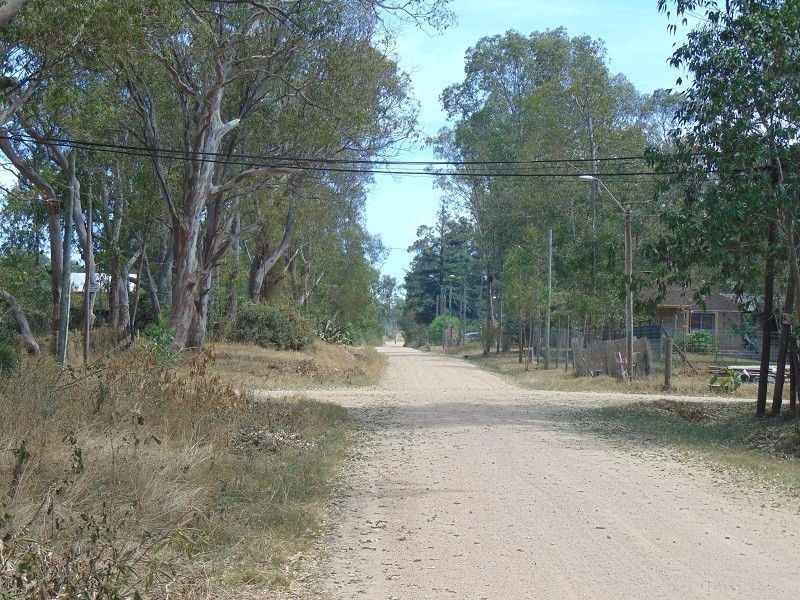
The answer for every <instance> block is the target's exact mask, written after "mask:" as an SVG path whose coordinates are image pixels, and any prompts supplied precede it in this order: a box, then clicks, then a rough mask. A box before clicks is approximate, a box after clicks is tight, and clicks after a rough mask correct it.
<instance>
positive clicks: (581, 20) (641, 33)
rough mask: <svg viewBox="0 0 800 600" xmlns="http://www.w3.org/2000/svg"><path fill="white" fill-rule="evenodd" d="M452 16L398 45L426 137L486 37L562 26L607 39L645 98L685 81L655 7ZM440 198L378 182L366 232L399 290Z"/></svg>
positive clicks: (423, 187) (535, 4) (407, 184)
mask: <svg viewBox="0 0 800 600" xmlns="http://www.w3.org/2000/svg"><path fill="white" fill-rule="evenodd" d="M450 8H451V10H452V11H453V12H454V13H455V14H456V16H457V19H458V21H457V23H456V24H454V25H453V26H451V27H450V28H449V29H447V30H446V31H445V32H444V33H441V34H437V35H433V36H432V35H430V34H428V33H425V32H423V31H420V30H417V29H414V28H410V27H409V28H406V29H405V30H404V31H403V32H402V35H401V36H400V37H399V39H398V41H397V59H398V61H399V63H400V66H401V68H402V69H403V70H405V71H406V72H408V73H410V74H411V80H412V85H413V87H414V94H415V96H416V99H417V101H418V102H419V104H420V117H419V119H420V126H421V128H422V132H423V135H424V136H430V135H433V134H435V133H436V132H437V131H438V130H439V129H440V128H441V127H443V126H444V125H446V124H447V123H446V120H445V116H444V114H443V113H442V112H441V110H440V104H439V94H440V93H441V92H442V90H443V89H444V88H445V87H447V86H448V85H450V84H452V83H457V82H460V81H463V78H464V54H465V52H466V50H467V49H468V48H469V47H471V46H473V45H474V44H475V43H476V42H477V41H478V40H479V39H480V38H482V37H484V36H490V35H495V34H503V33H505V32H507V31H509V30H511V29H514V30H516V31H518V32H520V33H522V34H529V33H531V32H533V31H544V30H547V29H555V28H556V27H561V26H563V27H565V28H566V29H567V33H568V34H569V35H570V36H578V35H584V34H585V35H589V36H591V37H592V38H594V39H601V40H603V42H604V43H605V46H606V49H607V51H608V65H609V68H610V70H611V72H612V73H623V74H624V75H626V76H627V77H628V79H629V80H630V81H631V82H632V83H633V84H634V86H636V88H637V89H638V90H639V91H640V92H647V93H649V92H652V91H653V90H655V89H658V88H674V86H675V80H676V78H677V77H678V76H679V75H680V73H679V72H678V71H676V70H674V69H672V68H671V67H670V66H669V64H668V62H667V61H668V59H669V57H670V55H671V54H672V51H673V44H674V43H675V42H676V38H675V37H674V36H672V35H671V34H669V33H668V31H667V25H668V24H669V21H668V20H667V17H666V16H665V15H663V14H660V13H658V11H657V9H656V0H493V1H491V2H490V1H486V0H454V1H453V2H451V4H450ZM680 33H681V30H680V29H679V35H680ZM398 159H400V160H432V159H433V154H432V153H431V152H430V150H429V149H424V148H420V149H416V150H412V151H409V152H407V153H404V154H403V155H401V156H399V157H398ZM439 198H440V195H439V192H438V191H437V190H435V189H434V188H433V182H432V180H431V179H430V178H428V177H424V176H402V177H393V176H389V175H376V182H375V185H374V186H373V187H372V189H371V190H370V192H369V197H368V200H367V228H368V229H369V231H370V232H371V233H373V234H378V235H380V236H381V238H382V239H383V242H384V245H385V246H386V247H388V248H389V249H390V250H389V254H388V257H387V260H386V263H385V264H384V265H383V266H382V268H381V271H382V273H384V274H386V275H391V276H392V277H395V278H396V279H397V280H398V283H402V282H403V277H404V274H405V271H406V270H407V269H408V267H409V262H410V259H411V255H410V254H409V253H408V252H407V251H406V249H407V248H408V246H410V245H411V244H412V243H413V242H414V240H415V239H416V230H417V228H418V227H419V226H420V225H426V224H433V222H434V216H435V213H436V208H437V206H438V203H439Z"/></svg>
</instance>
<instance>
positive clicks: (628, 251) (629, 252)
mask: <svg viewBox="0 0 800 600" xmlns="http://www.w3.org/2000/svg"><path fill="white" fill-rule="evenodd" d="M578 179H583V180H584V181H596V182H597V183H599V184H600V186H601V187H602V188H603V189H604V190H605V191H606V192H607V193H608V195H609V196H611V199H612V200H613V201H614V202H616V203H617V206H619V209H620V210H621V211H622V212H623V213H624V214H625V354H626V358H627V361H628V373H627V377H628V379H629V380H630V379H632V376H633V237H632V236H631V209H630V208H625V207H624V206H622V204H621V203H620V201H619V200H617V198H616V196H614V194H612V193H611V190H609V189H608V188H607V187H606V184H605V183H603V181H602V180H601V179H600V178H598V177H595V176H594V175H579V176H578Z"/></svg>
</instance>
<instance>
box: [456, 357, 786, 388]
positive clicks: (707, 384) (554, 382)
mask: <svg viewBox="0 0 800 600" xmlns="http://www.w3.org/2000/svg"><path fill="white" fill-rule="evenodd" d="M460 354H462V355H464V356H466V357H467V358H468V359H469V360H470V361H472V362H475V363H476V364H478V365H479V366H480V367H481V368H483V369H486V370H488V371H491V372H493V373H497V374H498V375H501V376H503V377H504V378H506V379H508V380H509V381H512V382H513V383H515V384H516V385H518V386H520V387H524V388H528V389H534V390H556V391H558V390H561V391H576V392H616V393H622V394H658V395H660V396H663V395H669V396H710V397H716V398H720V397H724V398H742V399H745V398H754V397H755V394H756V385H755V384H742V385H741V386H739V387H738V388H736V389H731V390H730V391H720V390H718V389H712V388H711V381H712V379H713V375H712V374H710V373H707V372H706V371H707V369H708V367H709V366H710V365H711V364H712V363H714V361H713V360H712V359H713V355H695V354H690V355H689V360H690V361H691V363H692V364H693V365H694V367H695V368H696V369H697V370H698V371H699V373H694V372H693V371H692V370H691V369H689V368H687V367H686V366H685V365H684V364H682V363H681V362H680V359H679V358H678V357H677V356H676V357H675V362H674V364H673V374H672V386H671V387H670V389H669V390H667V391H665V390H664V389H663V386H664V374H663V365H662V364H658V363H656V364H654V369H655V373H654V374H653V375H652V376H650V377H641V378H637V379H634V380H632V381H623V380H622V379H619V378H617V377H611V376H606V375H601V376H598V377H578V376H576V374H575V371H574V369H573V368H572V364H571V363H570V367H569V369H567V370H565V369H564V362H563V357H562V358H561V360H559V362H558V365H557V366H556V361H555V358H553V360H552V366H551V368H550V369H547V370H545V369H543V368H541V366H537V365H536V364H535V363H534V364H531V365H529V366H528V367H527V368H526V366H525V364H524V362H523V363H520V362H519V356H518V353H517V352H505V353H501V354H495V353H492V354H489V355H488V356H483V355H482V349H481V348H480V346H479V345H475V344H473V345H472V346H470V347H467V348H466V349H465V350H464V351H463V352H460ZM714 364H716V363H714ZM784 393H785V395H787V396H788V386H787V387H786V389H785V390H784Z"/></svg>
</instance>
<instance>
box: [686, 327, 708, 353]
mask: <svg viewBox="0 0 800 600" xmlns="http://www.w3.org/2000/svg"><path fill="white" fill-rule="evenodd" d="M686 348H687V350H689V352H697V353H698V354H708V353H709V352H711V351H712V350H713V349H714V335H713V334H712V333H711V332H710V331H703V330H698V331H692V332H691V333H690V334H688V335H687V336H686Z"/></svg>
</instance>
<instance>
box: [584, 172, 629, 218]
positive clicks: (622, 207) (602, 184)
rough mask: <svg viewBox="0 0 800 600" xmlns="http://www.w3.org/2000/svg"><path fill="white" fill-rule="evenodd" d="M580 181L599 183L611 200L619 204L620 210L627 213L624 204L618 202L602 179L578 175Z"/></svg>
mask: <svg viewBox="0 0 800 600" xmlns="http://www.w3.org/2000/svg"><path fill="white" fill-rule="evenodd" d="M578 179H583V180H584V181H596V182H597V183H599V184H600V185H601V186H602V188H603V189H604V190H605V191H606V193H607V194H608V195H609V196H611V199H612V200H613V201H614V202H616V203H617V206H619V209H620V210H621V211H622V212H627V209H626V208H625V207H624V206H622V203H621V202H620V201H619V200H617V197H616V196H615V195H614V194H612V193H611V190H610V189H608V187H606V184H605V183H603V180H602V179H600V178H599V177H595V176H594V175H578Z"/></svg>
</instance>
